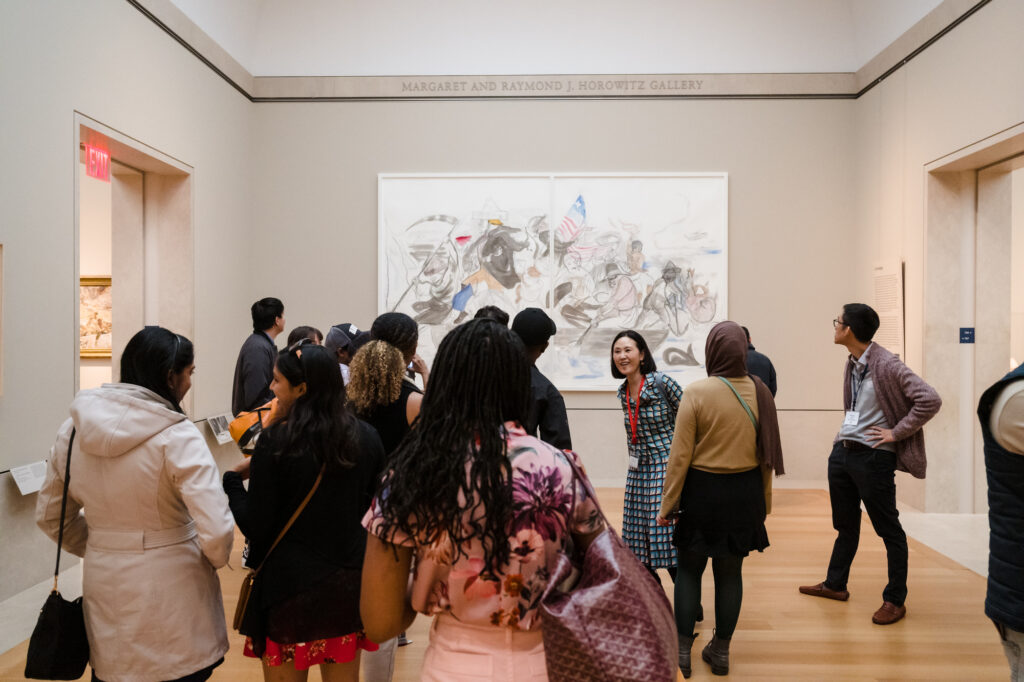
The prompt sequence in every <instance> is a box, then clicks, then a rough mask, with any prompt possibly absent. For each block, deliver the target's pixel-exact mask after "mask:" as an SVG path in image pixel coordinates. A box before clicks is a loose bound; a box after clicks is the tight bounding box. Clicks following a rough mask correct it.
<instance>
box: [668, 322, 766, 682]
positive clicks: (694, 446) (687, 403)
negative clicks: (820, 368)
mask: <svg viewBox="0 0 1024 682" xmlns="http://www.w3.org/2000/svg"><path fill="white" fill-rule="evenodd" d="M705 355H706V360H705V364H706V366H707V372H708V378H707V379H701V380H700V381H695V382H693V383H692V384H690V385H689V386H688V387H687V388H686V394H685V395H684V396H683V399H682V402H681V403H680V405H679V418H678V420H677V421H676V429H675V434H674V437H673V440H672V453H671V456H670V458H669V463H668V472H667V474H666V475H665V486H664V494H663V497H662V501H661V508H660V510H659V512H658V524H659V525H660V526H661V527H663V528H665V529H666V530H669V529H670V526H671V525H672V522H671V521H670V520H669V519H671V518H672V517H674V516H676V515H678V517H679V518H678V521H677V522H676V529H675V534H674V537H673V541H674V543H675V545H676V547H677V548H678V550H679V575H678V578H677V580H676V586H675V612H676V627H677V628H678V631H679V668H680V670H681V671H682V673H683V677H689V676H690V672H691V667H690V649H691V647H692V646H693V640H694V638H695V637H696V634H694V632H693V625H694V622H695V620H696V612H697V605H698V604H699V603H700V582H701V576H702V575H703V573H704V568H705V567H706V566H707V562H708V559H709V558H710V559H711V568H712V570H713V571H714V575H715V634H714V637H712V639H711V641H710V642H708V644H707V646H705V647H704V650H703V651H702V652H701V657H702V658H703V659H704V661H705V662H707V663H708V664H709V665H710V666H711V672H712V673H714V674H715V675H726V674H728V672H729V642H730V641H731V640H732V635H733V632H734V631H735V629H736V622H737V621H738V620H739V615H740V604H741V603H742V599H743V575H742V569H743V559H744V557H746V556H747V554H749V553H750V552H751V551H753V550H757V551H758V552H760V551H762V550H764V548H765V547H767V546H768V533H767V532H766V531H765V527H764V520H765V515H766V514H767V513H768V512H769V511H771V500H772V496H771V493H772V472H775V474H776V475H781V474H782V473H783V472H784V469H783V464H782V446H781V444H780V441H779V422H778V417H777V415H776V412H775V401H774V400H773V399H772V393H771V391H770V390H768V387H767V386H765V385H764V383H762V382H761V380H760V379H758V378H757V377H755V376H753V375H750V374H748V373H747V337H746V334H744V333H743V328H742V327H740V326H739V325H738V324H736V323H735V322H721V323H719V324H717V325H715V326H714V327H713V328H712V329H711V333H710V334H709V335H708V340H707V344H706V351H705Z"/></svg>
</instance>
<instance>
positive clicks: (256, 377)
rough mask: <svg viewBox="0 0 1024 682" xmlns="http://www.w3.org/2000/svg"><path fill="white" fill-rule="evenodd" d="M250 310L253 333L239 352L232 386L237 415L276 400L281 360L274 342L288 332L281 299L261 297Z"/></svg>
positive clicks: (232, 409)
mask: <svg viewBox="0 0 1024 682" xmlns="http://www.w3.org/2000/svg"><path fill="white" fill-rule="evenodd" d="M250 310H251V312H252V334H250V335H249V338H247V339H246V340H245V342H244V343H243V344H242V349H241V350H239V351H238V360H237V361H236V362H235V379H234V383H233V385H232V387H231V412H232V413H234V414H235V415H237V414H239V413H240V412H249V411H252V410H254V409H256V408H257V407H259V406H260V405H265V404H266V403H267V402H268V401H270V400H271V399H272V398H273V397H274V394H273V393H272V392H271V390H270V382H271V380H272V379H273V378H274V362H276V361H277V345H276V344H275V343H274V339H276V338H277V335H278V334H280V333H281V332H283V331H284V304H283V303H281V301H280V299H276V298H261V299H260V300H258V301H256V302H255V303H253V304H252V308H251V309H250Z"/></svg>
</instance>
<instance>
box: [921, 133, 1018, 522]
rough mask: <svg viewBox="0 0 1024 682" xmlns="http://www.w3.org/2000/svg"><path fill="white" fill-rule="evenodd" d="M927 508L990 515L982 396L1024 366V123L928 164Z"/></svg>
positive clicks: (926, 301)
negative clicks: (932, 400)
mask: <svg viewBox="0 0 1024 682" xmlns="http://www.w3.org/2000/svg"><path fill="white" fill-rule="evenodd" d="M925 172H926V175H927V178H926V187H927V192H926V201H925V204H926V211H927V219H926V231H925V254H926V266H925V286H924V292H925V301H924V304H925V320H926V323H925V334H924V364H925V370H926V371H927V373H928V378H929V382H930V383H932V384H933V385H934V386H935V388H936V389H937V390H938V391H939V394H940V395H941V396H942V397H943V407H942V410H941V411H940V412H939V414H938V415H937V416H936V417H935V419H933V420H932V422H931V423H930V424H929V436H928V437H929V447H928V454H929V457H928V459H929V467H928V473H929V475H928V478H927V479H926V495H925V511H936V512H959V513H983V512H985V511H987V488H986V479H985V463H984V456H983V452H982V447H981V429H980V427H979V425H978V419H977V415H976V410H977V404H978V399H979V397H980V396H981V393H982V392H983V391H984V390H985V389H986V388H987V387H988V386H990V385H991V384H992V383H993V382H994V381H995V380H997V379H998V378H1000V377H1001V376H1003V375H1004V374H1006V372H1007V371H1009V369H1010V367H1011V365H1015V364H1019V363H1021V362H1024V124H1021V125H1018V126H1015V127H1013V128H1011V129H1009V130H1006V131H1003V132H1001V133H999V134H996V135H993V136H992V137H990V138H987V139H985V140H982V141H980V142H978V143H976V144H974V145H971V146H968V147H966V148H964V149H962V150H960V151H958V152H955V153H954V154H950V155H948V156H946V157H943V158H941V159H938V160H936V161H935V162H933V163H930V164H928V165H927V166H926V167H925Z"/></svg>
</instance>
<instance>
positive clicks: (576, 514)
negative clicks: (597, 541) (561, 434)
mask: <svg viewBox="0 0 1024 682" xmlns="http://www.w3.org/2000/svg"><path fill="white" fill-rule="evenodd" d="M565 456H566V457H572V461H573V462H575V463H576V466H578V467H579V469H580V473H581V474H582V475H583V476H584V477H586V475H587V473H586V471H585V470H584V469H583V462H582V461H581V460H580V456H579V455H578V454H576V453H575V452H573V451H572V450H566V451H565ZM570 476H571V473H570ZM587 480H588V482H589V479H587ZM571 485H573V486H574V487H575V490H574V491H573V493H574V499H575V500H576V506H575V507H574V508H573V510H572V518H570V519H569V532H571V533H575V534H577V535H588V534H590V533H593V532H594V531H597V530H600V529H602V528H604V521H602V520H601V513H600V512H599V511H598V506H597V500H596V499H594V498H593V497H592V496H591V495H590V494H589V493H588V492H587V488H588V487H591V488H592V487H593V486H586V485H584V484H583V481H581V480H579V479H577V478H576V477H572V479H571Z"/></svg>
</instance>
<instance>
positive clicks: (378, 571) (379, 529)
mask: <svg viewBox="0 0 1024 682" xmlns="http://www.w3.org/2000/svg"><path fill="white" fill-rule="evenodd" d="M529 395H530V373H529V365H528V363H527V360H526V355H525V351H524V349H523V345H522V342H521V341H519V339H518V338H516V337H515V335H514V334H513V333H512V332H510V331H509V330H508V329H507V328H506V327H504V326H503V325H501V324H499V323H497V322H495V321H494V320H490V319H475V320H472V321H470V322H467V323H465V324H463V325H461V326H459V327H456V328H455V329H454V330H452V331H451V332H450V333H449V334H448V335H447V336H446V337H445V338H444V340H443V341H442V342H441V345H440V346H439V348H438V353H437V356H436V358H435V361H434V367H433V372H432V375H431V378H430V386H429V388H428V389H427V392H426V395H425V396H424V399H423V406H422V410H421V412H420V419H419V422H418V423H417V426H416V428H415V429H413V430H412V432H411V433H410V434H409V435H408V436H407V437H406V438H405V440H404V441H403V442H402V444H401V445H399V447H398V449H397V450H396V451H395V453H394V456H393V457H392V467H393V469H392V471H391V472H390V473H389V474H388V476H386V477H385V479H384V482H383V483H382V484H381V488H380V490H379V492H378V494H377V497H376V498H375V500H374V502H373V506H372V507H371V508H370V511H369V512H367V514H366V517H365V518H364V520H363V523H364V525H365V526H366V528H367V530H369V536H368V540H367V546H366V560H365V562H364V573H363V575H364V576H366V577H365V579H364V580H363V592H362V604H363V609H362V611H363V623H364V625H365V627H366V633H367V635H368V636H369V637H371V638H377V639H387V638H389V637H393V636H394V635H396V634H397V633H398V632H400V631H401V630H403V629H404V628H405V627H407V626H408V625H409V624H411V623H412V621H413V618H414V617H415V614H416V612H420V613H424V614H428V615H433V616H435V620H434V626H433V627H432V628H431V635H430V645H429V647H428V648H427V653H426V656H425V659H424V663H423V669H422V671H421V679H422V680H451V679H454V678H455V676H454V675H453V673H452V670H453V669H454V670H458V669H459V668H458V666H459V662H460V661H463V662H464V661H466V660H473V661H475V663H474V664H473V665H474V667H473V670H474V673H475V674H477V675H479V677H478V678H474V679H496V680H497V679H501V680H522V679H531V680H541V679H546V674H545V672H544V671H545V667H544V666H545V664H544V647H543V643H542V641H541V635H540V625H541V623H540V619H539V617H538V616H539V613H538V603H539V600H540V597H541V594H542V593H543V591H544V588H545V586H546V584H547V576H548V573H547V570H548V569H547V567H548V565H549V560H551V559H552V558H553V556H554V553H555V552H557V551H559V550H560V549H562V548H563V547H565V546H566V544H567V543H568V542H569V541H570V537H571V538H572V541H573V542H574V543H575V544H576V546H577V547H579V548H585V547H586V546H587V545H588V544H589V542H590V541H591V540H592V538H593V536H594V535H595V534H596V533H597V532H600V530H601V527H602V522H601V521H600V518H599V517H598V514H597V511H596V507H595V502H594V500H592V499H590V498H589V497H588V496H587V494H586V492H585V491H584V487H583V485H582V484H581V483H580V482H578V481H575V479H574V478H573V474H572V468H571V466H570V464H569V462H568V459H567V458H569V457H573V458H576V457H577V456H576V455H575V454H573V453H571V452H565V453H563V452H562V451H560V450H558V449H557V448H555V447H554V446H551V445H548V444H546V443H543V442H541V441H540V440H538V439H536V438H534V437H532V436H529V435H527V434H526V432H525V431H524V430H523V429H522V427H521V426H520V425H519V422H520V421H521V420H522V419H523V418H524V417H525V416H526V410H527V407H528V401H529ZM577 461H578V460H577ZM574 481H575V482H574ZM414 555H415V556H416V570H415V575H414V579H413V584H412V589H411V591H408V592H407V583H408V577H409V571H410V567H411V565H412V559H413V556H414ZM370 576H373V577H372V579H371V578H370ZM463 665H464V663H463ZM453 666H455V667H454V668H453ZM488 669H489V670H490V671H491V672H490V674H488V673H487V670H488Z"/></svg>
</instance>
